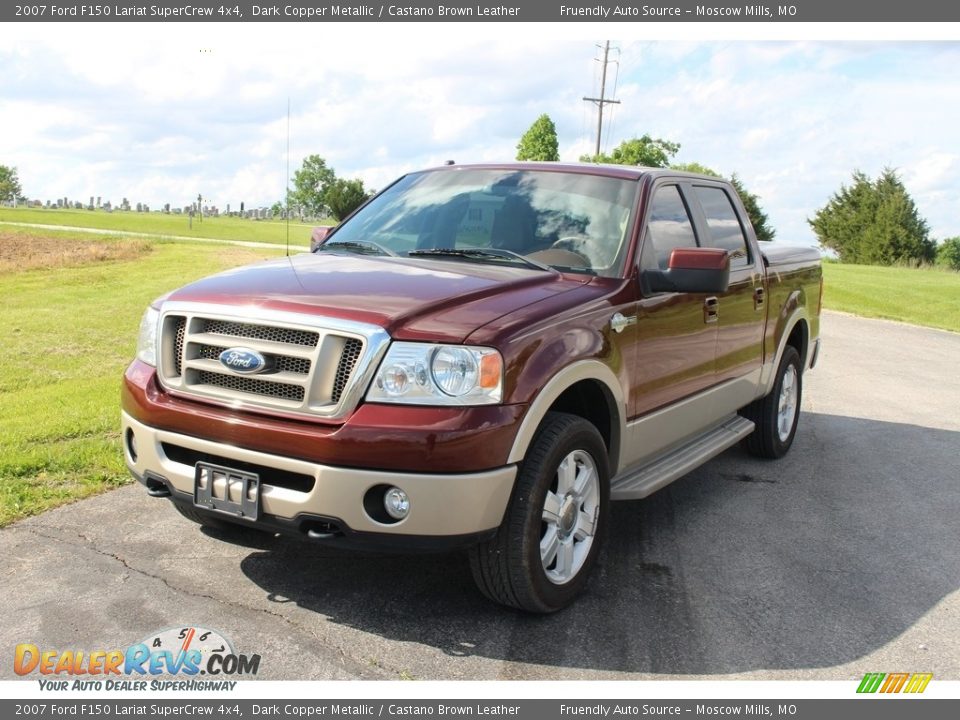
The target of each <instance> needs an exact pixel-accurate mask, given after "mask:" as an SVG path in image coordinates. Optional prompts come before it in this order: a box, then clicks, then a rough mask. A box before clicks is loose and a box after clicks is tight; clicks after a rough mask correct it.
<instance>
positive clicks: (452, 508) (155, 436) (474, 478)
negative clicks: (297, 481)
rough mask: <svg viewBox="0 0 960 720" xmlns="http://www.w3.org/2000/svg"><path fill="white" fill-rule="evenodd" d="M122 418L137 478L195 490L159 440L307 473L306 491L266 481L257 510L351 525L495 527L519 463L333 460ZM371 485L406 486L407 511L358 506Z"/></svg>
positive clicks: (429, 530)
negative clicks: (419, 465)
mask: <svg viewBox="0 0 960 720" xmlns="http://www.w3.org/2000/svg"><path fill="white" fill-rule="evenodd" d="M121 425H122V428H123V437H124V456H125V458H126V461H127V466H128V467H129V468H130V470H131V471H132V472H133V473H134V474H136V475H137V476H138V477H141V478H142V477H143V476H144V473H146V472H147V471H151V472H153V473H158V474H160V475H162V476H163V477H164V478H166V479H167V480H168V481H169V482H170V484H171V485H173V487H175V488H176V489H177V490H179V491H181V492H184V493H189V494H191V495H192V494H193V483H194V468H193V466H191V465H184V464H182V463H179V462H174V461H173V460H171V459H170V458H168V457H167V456H166V454H165V453H164V451H163V448H162V447H161V443H170V444H173V445H178V446H180V447H185V448H189V449H190V450H193V451H196V452H201V453H210V454H212V455H218V456H220V457H223V458H228V459H234V460H237V461H238V462H247V463H254V464H257V465H263V466H266V467H270V468H276V469H278V470H286V471H289V472H294V473H300V474H303V475H309V476H311V477H313V478H314V479H315V483H314V486H313V489H312V490H311V491H310V492H298V491H296V490H291V489H289V488H282V487H275V486H272V485H269V484H267V483H264V484H263V485H262V487H261V511H262V512H263V513H264V514H266V515H275V516H277V517H280V518H285V519H292V518H294V517H296V516H297V515H298V514H301V513H310V514H314V515H323V516H326V517H332V518H338V519H340V520H342V521H343V522H345V523H346V524H347V525H349V526H350V528H351V529H353V530H355V531H357V532H376V533H396V534H400V535H423V536H445V535H466V534H471V533H480V532H483V531H485V530H490V529H493V528H496V527H497V526H498V525H500V521H501V520H502V519H503V514H504V511H505V510H506V507H507V503H508V502H509V501H510V493H511V491H512V490H513V481H514V478H515V476H516V470H517V469H516V466H513V465H509V466H507V467H502V468H497V469H496V470H488V471H485V472H478V473H469V474H448V475H439V474H436V475H435V474H429V473H400V472H384V471H375V470H359V469H356V468H343V467H332V466H329V465H319V464H316V463H310V462H304V461H302V460H292V459H290V458H285V457H281V456H278V455H268V454H266V453H260V452H254V451H252V450H244V449H243V448H239V447H233V446H230V445H223V444H221V443H214V442H209V441H207V440H201V439H199V438H195V437H190V436H187V435H180V434H177V433H172V432H167V431H164V430H157V429H155V428H152V427H148V426H147V425H144V424H142V423H140V422H138V421H136V420H134V419H133V418H132V417H130V416H129V415H128V414H127V413H125V412H123V413H121ZM128 430H129V431H131V432H132V433H133V436H134V437H135V439H136V448H137V457H136V460H134V458H132V457H131V455H130V452H129V449H128V447H127V442H126V438H127V431H128ZM375 485H396V486H397V487H399V488H401V489H402V490H404V491H405V492H406V493H407V495H408V497H409V498H410V514H409V515H408V516H407V517H406V518H404V519H403V520H401V521H399V522H396V523H392V524H386V523H381V522H377V521H376V520H374V519H373V518H371V517H370V516H369V515H368V514H367V513H366V511H365V510H364V507H363V496H364V494H365V493H366V492H367V490H369V489H370V488H371V487H373V486H375Z"/></svg>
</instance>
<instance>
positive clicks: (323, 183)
mask: <svg viewBox="0 0 960 720" xmlns="http://www.w3.org/2000/svg"><path fill="white" fill-rule="evenodd" d="M336 178H337V176H336V173H334V172H333V168H331V167H327V161H326V160H324V159H323V158H322V157H320V156H319V155H310V156H309V157H306V158H304V160H303V165H302V166H301V167H300V169H299V170H297V171H296V172H295V173H294V174H293V190H291V191H290V204H291V205H294V206H299V207H300V208H302V210H303V212H304V213H306V214H307V215H312V216H313V217H317V216H319V215H322V214H323V213H324V212H325V211H326V210H327V205H326V203H325V202H324V196H325V195H326V193H327V190H328V189H329V187H330V185H331V184H332V183H333V181H334V180H336Z"/></svg>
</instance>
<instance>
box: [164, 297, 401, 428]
mask: <svg viewBox="0 0 960 720" xmlns="http://www.w3.org/2000/svg"><path fill="white" fill-rule="evenodd" d="M160 328H161V332H160V338H159V341H158V342H159V347H158V367H157V377H158V378H159V381H160V383H161V385H163V387H164V388H165V389H167V390H168V391H169V392H170V393H172V394H175V395H182V396H186V397H190V398H193V399H202V400H204V401H207V402H211V403H215V404H220V405H226V406H228V407H231V408H234V409H241V410H256V411H259V412H266V413H271V412H273V413H281V414H284V415H291V414H293V415H302V416H304V417H309V418H315V419H326V420H331V421H336V420H340V419H343V418H345V417H346V416H347V415H349V414H350V413H351V412H353V410H354V409H355V408H356V406H357V405H358V404H359V402H360V400H361V399H362V398H363V395H364V393H365V392H366V390H367V387H368V386H369V384H370V381H371V380H372V378H373V374H374V373H375V372H376V369H377V367H378V366H379V364H380V361H381V359H382V358H383V355H384V353H385V352H386V350H387V345H388V344H389V342H390V337H389V335H388V334H387V333H386V331H385V330H384V329H383V328H381V327H379V326H376V325H370V324H367V323H359V322H353V321H347V320H340V319H337V318H330V317H322V316H315V315H306V314H301V313H292V312H282V311H271V310H267V309H264V308H259V307H233V306H224V305H213V304H206V303H185V302H177V301H172V302H166V303H164V305H163V307H162V309H161V319H160ZM231 347H244V348H249V349H252V350H255V351H256V352H259V353H260V354H262V355H263V357H264V358H265V359H266V360H267V367H268V369H267V370H265V371H264V372H262V373H258V374H256V375H241V374H239V373H235V372H233V371H231V370H229V369H228V368H226V367H225V366H224V365H222V364H221V363H220V361H219V356H220V353H221V352H223V351H224V350H225V349H228V348H231Z"/></svg>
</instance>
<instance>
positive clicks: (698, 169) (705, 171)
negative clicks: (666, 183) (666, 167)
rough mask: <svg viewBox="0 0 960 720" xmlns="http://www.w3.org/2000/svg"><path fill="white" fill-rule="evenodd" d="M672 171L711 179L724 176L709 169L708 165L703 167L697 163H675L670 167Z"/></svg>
mask: <svg viewBox="0 0 960 720" xmlns="http://www.w3.org/2000/svg"><path fill="white" fill-rule="evenodd" d="M670 169H671V170H680V171H682V172H690V173H697V174H698V175H709V176H710V177H715V178H722V177H723V175H721V174H720V173H718V172H717V171H716V170H714V169H713V168H708V167H707V166H706V165H701V164H700V163H696V162H689V163H674V164H673V165H671V166H670Z"/></svg>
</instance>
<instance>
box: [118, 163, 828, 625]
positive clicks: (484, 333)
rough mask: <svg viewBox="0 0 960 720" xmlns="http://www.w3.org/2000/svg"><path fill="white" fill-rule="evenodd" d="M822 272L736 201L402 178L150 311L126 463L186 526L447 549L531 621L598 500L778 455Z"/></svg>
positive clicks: (556, 604) (528, 171)
mask: <svg viewBox="0 0 960 720" xmlns="http://www.w3.org/2000/svg"><path fill="white" fill-rule="evenodd" d="M821 289H822V284H821V270H820V263H819V255H818V253H817V252H816V251H814V250H807V249H798V248H792V247H788V246H787V247H785V246H780V245H777V244H769V243H767V244H764V246H763V247H761V246H760V245H759V244H758V243H757V240H756V237H755V234H754V231H753V228H752V227H751V225H750V222H749V220H748V217H747V215H746V213H745V211H744V208H743V205H742V203H741V201H740V199H739V198H738V197H737V195H736V193H735V191H734V190H733V188H732V187H731V186H730V184H729V183H727V182H724V181H722V180H718V179H716V178H709V177H701V176H697V175H691V174H686V173H680V172H675V171H671V170H658V169H648V168H638V167H604V166H597V165H562V164H554V163H545V164H532V163H522V164H502V165H475V166H445V167H442V168H437V169H433V170H427V171H424V172H416V173H411V174H409V175H405V176H404V177H402V178H400V179H399V180H397V181H396V182H395V183H393V184H392V185H391V186H389V187H388V188H387V189H386V190H384V191H383V192H381V193H379V194H378V195H377V196H376V197H374V198H373V199H372V200H370V201H369V202H367V203H366V204H365V205H364V206H363V207H361V208H360V209H359V210H358V211H356V212H355V213H354V214H353V215H352V216H351V217H350V218H348V219H347V220H346V221H345V222H344V223H342V224H341V225H340V226H338V227H337V228H336V229H335V230H334V231H333V232H332V233H329V234H328V235H327V236H326V237H324V238H322V240H321V241H320V242H319V244H318V245H317V247H316V248H315V249H314V250H313V251H312V252H311V253H303V254H299V255H295V256H292V257H286V258H282V259H278V260H272V261H268V262H263V263H260V264H256V265H251V266H249V267H244V268H239V269H236V270H230V271H227V272H224V273H220V274H219V275H215V276H213V277H209V278H206V279H204V280H200V281H198V282H195V283H192V284H190V285H187V286H186V287H183V288H180V289H179V290H175V291H173V292H171V293H170V294H168V295H165V296H164V297H162V298H160V299H158V300H157V301H156V302H155V303H154V304H153V305H152V306H151V307H150V308H149V309H148V310H147V312H146V314H145V315H144V317H143V322H142V324H141V327H140V340H139V345H138V350H137V357H136V359H135V360H134V361H133V363H132V364H131V365H130V367H129V368H128V369H127V371H126V374H125V377H124V382H123V390H122V405H123V408H122V424H123V445H124V452H125V455H126V461H127V464H128V466H129V468H130V471H131V472H132V473H133V475H134V476H135V477H136V478H137V479H138V480H139V481H140V482H142V483H143V484H144V485H145V486H146V488H147V492H148V493H149V494H150V495H153V496H156V497H167V498H170V499H171V500H172V501H173V503H174V505H175V507H176V508H177V510H179V511H180V513H182V514H183V515H184V516H186V517H187V518H189V519H191V520H193V521H195V522H198V523H201V524H209V525H218V526H221V527H226V528H230V527H235V526H237V525H241V526H247V527H250V528H258V529H261V530H264V531H267V532H271V533H287V534H292V535H296V536H299V537H301V538H302V539H304V540H308V541H313V542H318V543H329V544H342V545H347V546H353V547H366V548H377V549H386V550H389V551H394V552H395V551H416V550H440V549H450V548H466V549H467V552H468V555H469V557H470V563H471V566H472V569H473V574H474V577H475V578H476V581H477V584H478V586H479V588H480V589H481V591H482V592H483V593H484V594H485V595H487V596H488V597H489V598H491V599H492V600H494V601H496V602H499V603H503V604H506V605H510V606H514V607H518V608H523V609H525V610H529V611H533V612H551V611H555V610H558V609H560V608H562V607H563V606H565V605H567V604H568V603H569V602H571V601H572V600H573V599H574V597H575V596H576V595H577V594H578V593H579V592H580V591H581V590H582V589H583V587H584V585H585V583H586V582H587V579H588V575H589V573H590V570H591V567H592V566H593V565H594V562H595V560H596V557H597V553H598V551H599V548H600V544H601V540H602V537H603V534H604V530H605V526H606V524H607V518H608V516H609V505H610V502H611V501H613V500H620V499H636V498H642V497H645V496H647V495H649V494H650V493H652V492H654V491H656V490H657V489H659V488H661V487H663V486H664V485H666V484H667V483H669V482H671V481H673V480H675V479H677V478H678V477H680V476H682V475H684V474H685V473H687V472H689V471H690V470H692V469H693V468H695V467H697V466H698V465H700V464H701V463H703V462H705V461H707V460H708V459H710V458H711V457H713V456H715V455H717V454H718V453H720V452H722V451H723V450H724V449H726V448H728V447H730V446H731V445H733V444H735V443H737V442H742V443H743V445H744V446H745V447H746V448H747V449H748V450H749V451H750V452H752V453H754V454H757V455H760V456H763V457H768V458H776V457H780V456H782V455H783V454H784V453H786V452H787V450H788V449H789V448H790V445H791V443H792V442H793V437H794V433H795V432H796V429H797V420H798V417H799V409H800V395H801V387H802V380H803V373H804V371H805V370H806V369H807V368H812V367H813V365H814V364H815V363H816V360H817V354H818V351H819V347H820V341H819V324H820V323H819V315H820V300H821Z"/></svg>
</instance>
